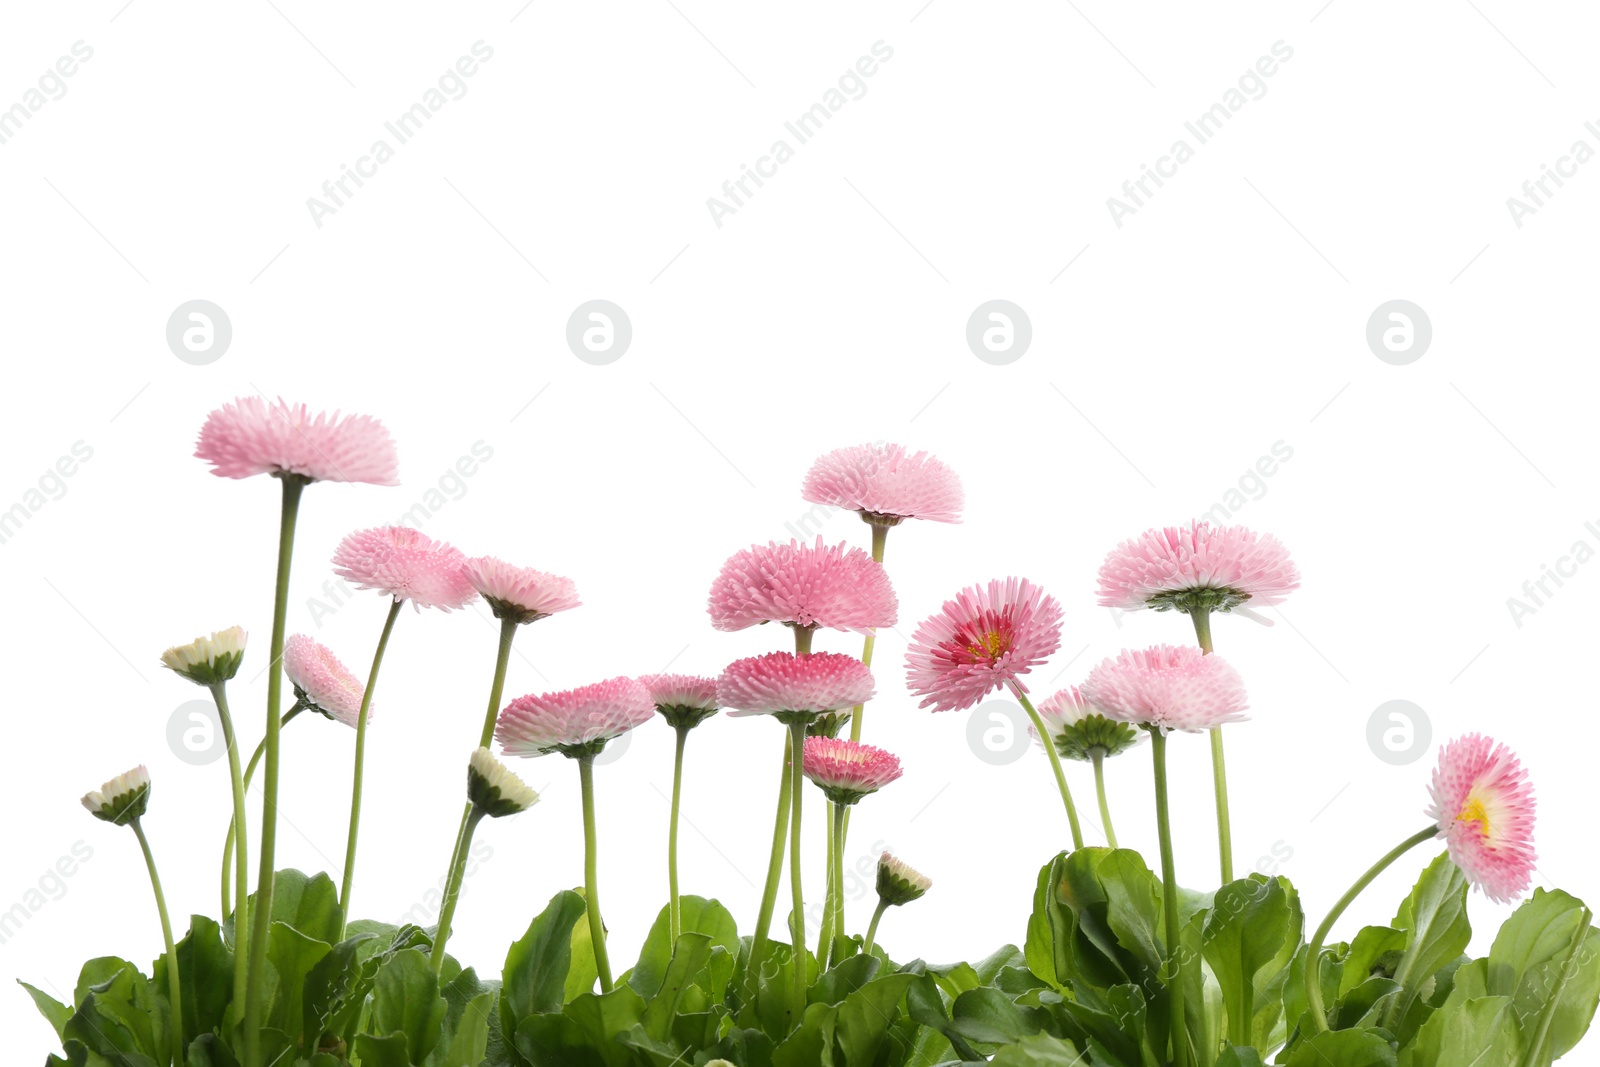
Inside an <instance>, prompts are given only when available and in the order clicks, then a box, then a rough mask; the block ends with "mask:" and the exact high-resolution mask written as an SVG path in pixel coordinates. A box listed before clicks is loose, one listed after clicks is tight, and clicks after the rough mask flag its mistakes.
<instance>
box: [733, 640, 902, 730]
mask: <svg viewBox="0 0 1600 1067" xmlns="http://www.w3.org/2000/svg"><path fill="white" fill-rule="evenodd" d="M872 693H873V681H872V671H871V670H869V669H868V668H867V666H866V665H865V664H863V663H862V662H861V661H860V660H858V659H856V658H855V657H854V656H845V655H841V654H840V653H838V652H815V653H802V654H800V655H796V654H795V653H793V652H769V653H767V654H766V655H764V656H751V657H749V658H748V659H741V660H735V661H734V662H733V663H730V664H728V667H727V669H726V670H724V671H723V672H722V677H721V678H718V679H717V700H718V702H719V703H721V704H722V706H723V707H725V708H728V709H730V710H729V712H728V714H729V715H732V716H736V717H737V716H743V715H776V716H778V717H779V718H780V720H781V719H784V718H787V717H789V716H791V715H800V716H805V717H809V716H815V715H822V714H826V713H827V712H830V711H838V710H839V709H840V708H853V707H855V706H856V705H857V704H865V703H866V702H867V701H868V700H871V699H872Z"/></svg>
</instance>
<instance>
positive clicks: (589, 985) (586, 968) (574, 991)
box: [561, 889, 626, 1004]
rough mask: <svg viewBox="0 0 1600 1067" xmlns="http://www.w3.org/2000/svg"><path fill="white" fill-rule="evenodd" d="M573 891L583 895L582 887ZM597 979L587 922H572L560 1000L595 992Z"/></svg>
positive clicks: (565, 1000)
mask: <svg viewBox="0 0 1600 1067" xmlns="http://www.w3.org/2000/svg"><path fill="white" fill-rule="evenodd" d="M573 892H574V893H576V894H578V896H579V897H582V896H583V890H582V889H574V890H573ZM584 907H585V909H587V907H588V905H587V904H585V905H584ZM585 914H587V911H586V912H585ZM624 977H626V975H624ZM599 980H600V965H599V964H598V963H596V962H595V958H594V938H593V936H592V935H591V933H590V930H589V924H588V923H587V922H576V923H573V924H572V939H571V956H570V957H569V961H568V963H567V982H566V986H565V987H564V989H563V991H562V995H561V997H562V999H561V1002H562V1003H563V1004H571V1003H572V1000H573V998H574V997H576V996H578V995H579V994H582V993H593V992H595V983H596V982H598V981H599Z"/></svg>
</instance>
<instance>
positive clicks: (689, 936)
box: [641, 932, 712, 1041]
mask: <svg viewBox="0 0 1600 1067" xmlns="http://www.w3.org/2000/svg"><path fill="white" fill-rule="evenodd" d="M711 948H712V945H711V938H710V936H709V935H707V934H701V933H693V932H689V933H685V934H683V935H682V936H681V937H679V938H678V947H677V949H676V950H675V951H674V952H673V953H672V960H671V962H670V963H668V964H667V971H666V974H665V975H664V976H663V977H662V979H661V982H660V983H659V988H658V989H657V990H656V992H655V993H653V994H652V995H651V996H650V998H649V1006H648V1007H647V1008H646V1009H645V1013H644V1018H643V1019H642V1020H641V1022H642V1023H643V1026H644V1031H645V1033H647V1034H649V1035H650V1037H651V1038H652V1039H654V1040H656V1041H664V1040H665V1039H666V1038H667V1035H668V1034H669V1033H671V1031H672V1021H673V1018H674V1017H675V1016H676V1015H677V1013H678V1005H679V1004H680V1003H681V1002H682V1001H683V995H684V992H685V991H686V990H687V989H688V988H689V983H690V982H691V981H693V980H694V977H695V976H696V975H697V974H700V973H701V972H703V971H704V970H705V966H706V962H707V961H708V960H709V959H710V958H711Z"/></svg>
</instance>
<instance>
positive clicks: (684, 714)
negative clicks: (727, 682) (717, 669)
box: [639, 674, 722, 730]
mask: <svg viewBox="0 0 1600 1067" xmlns="http://www.w3.org/2000/svg"><path fill="white" fill-rule="evenodd" d="M639 682H640V684H642V685H643V686H644V687H645V688H646V689H648V690H650V699H651V700H652V701H653V702H654V703H655V706H656V710H657V711H659V712H660V713H661V716H662V718H664V719H666V720H667V725H668V726H671V727H672V728H673V729H675V730H676V729H679V728H682V729H685V730H688V729H693V728H694V727H696V726H698V725H700V723H702V722H704V721H705V720H706V719H709V718H710V717H711V716H713V715H715V714H716V713H717V709H718V708H720V707H721V706H722V705H721V704H720V703H718V701H717V680H716V679H715V678H702V677H700V676H699V675H694V674H646V675H643V676H641V677H640V679H639Z"/></svg>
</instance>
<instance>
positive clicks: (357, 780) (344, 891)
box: [339, 597, 405, 941]
mask: <svg viewBox="0 0 1600 1067" xmlns="http://www.w3.org/2000/svg"><path fill="white" fill-rule="evenodd" d="M404 603H405V601H404V600H402V599H400V598H399V597H395V598H394V603H393V604H390V605H389V615H388V617H387V618H386V619H384V620H383V633H382V634H380V635H379V636H378V648H377V651H375V652H374V653H373V654H372V670H371V671H369V672H368V673H367V691H366V692H364V693H362V694H361V713H360V718H358V719H357V720H356V765H355V770H354V771H353V772H352V774H351V776H350V778H351V784H350V836H349V837H348V838H347V839H346V841H345V846H344V878H343V880H342V881H341V882H340V885H339V940H340V941H343V940H344V929H345V927H346V926H347V925H348V924H349V922H350V887H351V886H352V885H354V884H355V880H356V840H357V839H358V838H359V837H360V836H361V779H362V771H363V769H364V767H365V765H366V760H367V713H368V710H369V709H370V708H371V707H372V693H373V690H375V689H377V688H378V668H379V667H382V666H383V652H384V649H386V648H388V647H389V635H390V634H391V633H393V632H394V620H395V619H396V618H398V617H399V615H400V606H401V605H402V604H404Z"/></svg>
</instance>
